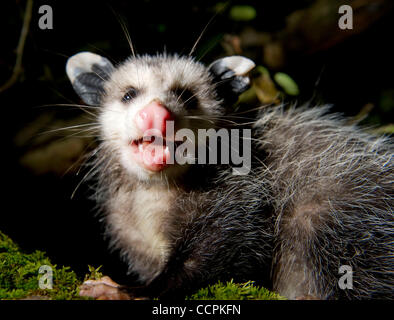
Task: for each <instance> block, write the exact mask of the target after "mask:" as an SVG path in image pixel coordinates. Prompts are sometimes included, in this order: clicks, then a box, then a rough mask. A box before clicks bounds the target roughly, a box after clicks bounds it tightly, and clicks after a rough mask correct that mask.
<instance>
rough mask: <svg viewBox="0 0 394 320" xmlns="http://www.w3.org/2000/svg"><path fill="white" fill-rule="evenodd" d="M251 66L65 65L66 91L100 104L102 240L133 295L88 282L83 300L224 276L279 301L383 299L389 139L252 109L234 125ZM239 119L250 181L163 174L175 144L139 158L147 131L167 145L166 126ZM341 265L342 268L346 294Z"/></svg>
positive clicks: (389, 268)
mask: <svg viewBox="0 0 394 320" xmlns="http://www.w3.org/2000/svg"><path fill="white" fill-rule="evenodd" d="M253 67H254V63H253V62H252V61H250V60H249V59H247V58H244V57H241V56H232V57H226V58H222V59H219V60H217V61H215V62H214V63H212V64H211V65H210V66H208V67H205V66H204V65H203V64H201V63H200V62H197V61H195V60H193V59H192V58H190V57H182V56H176V55H157V56H133V57H130V58H129V59H128V60H126V61H125V62H124V63H122V64H120V65H119V66H117V67H114V66H113V65H112V64H111V63H110V62H109V61H108V60H107V59H106V58H103V57H101V56H98V55H96V54H93V53H89V52H82V53H79V54H76V55H75V56H73V57H71V58H70V59H69V61H68V63H67V74H68V77H69V78H70V80H71V82H72V85H73V87H74V89H75V91H76V92H77V93H78V94H79V96H80V97H81V98H82V99H83V100H84V101H85V102H86V103H87V104H89V105H94V106H99V115H98V122H99V124H100V136H99V139H100V141H101V143H100V146H99V147H98V148H97V150H96V158H95V162H94V163H93V165H94V166H95V167H94V168H95V172H96V175H95V176H96V178H97V184H96V196H97V201H98V203H99V206H100V208H101V209H102V211H103V217H104V220H105V223H106V231H107V234H108V235H109V236H110V238H111V246H112V247H114V248H117V249H119V250H120V253H121V256H122V257H123V259H125V261H126V262H127V263H128V265H129V271H130V272H133V273H135V274H137V275H138V276H139V279H140V280H141V283H142V284H143V286H142V287H137V288H129V287H126V286H118V285H117V284H115V283H113V282H112V281H111V280H110V279H109V278H108V277H105V278H103V279H102V280H99V281H88V282H85V284H84V285H83V286H82V288H81V291H80V294H81V295H90V296H94V297H96V298H97V297H99V298H108V299H121V298H131V299H132V298H138V297H160V298H168V297H169V298H174V297H184V296H185V295H187V294H189V293H191V292H192V291H193V290H195V289H197V288H199V287H202V286H204V285H206V284H208V283H212V282H215V281H217V280H229V279H231V278H233V279H235V280H236V281H245V280H255V281H258V283H259V284H262V285H264V286H266V287H268V288H270V289H271V290H273V291H275V292H277V293H279V294H280V295H283V296H285V297H287V298H289V299H307V298H316V299H340V298H347V299H362V298H391V299H392V298H393V297H394V280H393V271H394V270H393V266H394V256H393V245H394V242H393V236H394V219H393V211H392V210H393V209H392V208H393V204H394V202H393V191H394V187H393V178H394V167H393V159H392V157H393V152H392V143H391V141H390V140H389V139H388V138H377V137H373V136H372V135H369V134H366V133H364V132H362V131H361V130H360V129H358V128H357V127H356V126H353V125H346V122H345V120H344V119H342V118H341V117H340V116H337V115H328V114H327V111H328V108H327V107H313V108H311V107H306V106H304V107H299V108H295V107H291V108H287V109H286V108H284V107H264V108H263V107H262V108H259V111H258V115H257V117H256V119H255V121H253V124H252V125H250V124H247V123H245V124H242V121H241V120H242V116H241V115H239V117H237V116H230V115H229V114H230V113H231V107H230V106H231V104H232V102H234V101H235V99H236V98H237V97H238V95H239V94H240V93H242V92H243V91H244V90H246V89H247V88H248V84H249V78H248V72H249V71H250V70H251V69H253ZM237 119H239V120H240V121H239V123H236V124H235V128H240V127H242V128H244V127H248V126H249V128H251V129H252V137H250V138H248V139H247V138H245V139H244V141H245V142H246V141H249V142H252V143H251V145H252V151H251V152H252V161H251V167H250V168H249V169H250V172H249V173H248V174H234V172H233V170H231V167H229V166H228V165H204V164H202V165H201V164H195V165H192V164H184V165H180V164H177V163H175V164H168V163H167V162H168V161H167V160H168V159H169V158H170V157H171V154H170V152H169V146H170V145H171V144H173V145H175V146H179V144H177V143H176V142H175V141H174V140H172V139H164V143H163V145H162V146H161V147H160V146H159V149H156V153H149V154H151V156H148V157H144V156H143V153H144V151H145V150H146V149H147V148H148V147H149V146H150V145H151V144H152V143H153V142H152V136H150V138H148V137H147V136H148V134H146V132H148V131H150V130H156V132H158V133H159V134H160V133H161V134H162V135H163V136H165V131H166V129H167V126H168V123H169V122H168V121H170V120H171V121H174V123H175V130H178V129H180V128H189V129H192V130H194V131H195V130H196V129H198V128H205V129H207V128H216V129H217V128H221V127H227V124H228V125H229V127H232V128H234V126H233V125H234V122H238V120H237ZM237 125H238V126H237ZM153 136H155V135H153ZM195 143H196V144H200V145H199V146H198V147H201V146H202V147H203V148H209V146H207V145H204V141H197V142H195ZM341 266H347V268H351V270H352V273H351V274H350V275H351V277H350V278H349V279H348V280H347V281H348V282H349V283H347V286H345V287H343V286H341V285H340V278H341V277H342V276H343V274H341V273H340V268H341ZM347 270H350V269H347ZM349 284H350V286H349ZM341 287H342V289H341Z"/></svg>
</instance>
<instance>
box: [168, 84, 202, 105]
mask: <svg viewBox="0 0 394 320" xmlns="http://www.w3.org/2000/svg"><path fill="white" fill-rule="evenodd" d="M172 91H173V92H174V94H175V96H176V98H177V100H178V101H181V102H182V103H183V104H184V105H185V106H186V107H187V108H188V109H196V108H197V107H198V99H197V97H196V95H195V93H194V92H193V91H192V90H190V89H187V88H176V89H174V90H172Z"/></svg>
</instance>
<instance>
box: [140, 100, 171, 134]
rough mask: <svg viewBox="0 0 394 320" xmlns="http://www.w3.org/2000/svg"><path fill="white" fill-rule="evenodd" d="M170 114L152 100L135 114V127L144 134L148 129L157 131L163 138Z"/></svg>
mask: <svg viewBox="0 0 394 320" xmlns="http://www.w3.org/2000/svg"><path fill="white" fill-rule="evenodd" d="M171 119H172V116H171V113H170V112H169V111H168V110H167V108H166V107H165V106H163V105H162V104H161V103H160V102H158V101H156V100H153V101H152V102H150V103H149V104H148V105H146V106H145V107H144V108H143V109H142V110H140V111H139V112H138V113H137V116H136V119H135V121H136V125H137V127H138V129H139V130H141V131H142V132H146V131H147V130H150V129H155V130H159V131H160V132H161V133H162V134H163V136H164V135H165V133H166V121H167V120H171Z"/></svg>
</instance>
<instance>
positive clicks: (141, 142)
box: [130, 136, 182, 172]
mask: <svg viewBox="0 0 394 320" xmlns="http://www.w3.org/2000/svg"><path fill="white" fill-rule="evenodd" d="M181 143H182V141H170V140H167V139H165V138H164V137H161V136H144V137H141V138H139V139H135V140H133V141H131V143H130V146H131V148H132V153H133V157H134V159H135V160H136V161H137V163H138V164H139V165H140V166H142V167H143V168H145V169H147V170H149V171H154V172H157V171H161V170H163V169H164V168H165V167H167V166H168V165H170V164H173V163H174V162H173V161H170V160H171V159H173V157H172V155H173V152H174V150H176V147H177V146H178V145H179V144H181Z"/></svg>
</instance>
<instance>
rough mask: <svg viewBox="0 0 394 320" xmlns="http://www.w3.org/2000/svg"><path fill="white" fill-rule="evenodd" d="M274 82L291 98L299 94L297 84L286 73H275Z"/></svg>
mask: <svg viewBox="0 0 394 320" xmlns="http://www.w3.org/2000/svg"><path fill="white" fill-rule="evenodd" d="M274 80H275V82H276V83H277V84H278V85H279V86H281V87H282V88H283V91H284V92H285V93H286V94H288V95H291V96H296V95H298V94H299V93H300V90H299V89H298V85H297V83H296V82H295V81H294V80H293V79H292V78H291V77H290V76H289V75H288V74H286V73H284V72H277V73H275V74H274Z"/></svg>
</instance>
